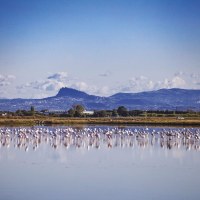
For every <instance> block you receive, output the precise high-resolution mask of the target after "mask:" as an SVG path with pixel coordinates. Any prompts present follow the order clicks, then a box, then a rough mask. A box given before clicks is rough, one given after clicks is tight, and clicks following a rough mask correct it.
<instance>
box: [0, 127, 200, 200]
mask: <svg viewBox="0 0 200 200" xmlns="http://www.w3.org/2000/svg"><path fill="white" fill-rule="evenodd" d="M199 150H200V129H199V128H170V127H168V128H167V127H165V128H163V127H123V128H122V127H111V126H87V127H21V128H10V127H5V128H0V200H1V199H2V200H27V199H29V200H35V199H37V200H44V199H47V200H55V199H56V200H63V199H70V200H73V199H74V200H78V199H95V200H101V199H104V200H111V199H114V200H121V199H126V200H132V199H143V200H151V199H152V200H154V199H159V200H169V199H171V200H173V199H175V200H177V199H178V200H179V199H180V200H184V199H185V200H187V199H192V200H199V196H200V190H199V185H200V179H199V176H198V174H199V168H200V156H199V155H200V154H199Z"/></svg>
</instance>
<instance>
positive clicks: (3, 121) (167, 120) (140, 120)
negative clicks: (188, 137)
mask: <svg viewBox="0 0 200 200" xmlns="http://www.w3.org/2000/svg"><path fill="white" fill-rule="evenodd" d="M56 124H58V125H68V124H69V125H70V124H130V125H132V124H133V125H134V124H138V125H189V126H190V125H191V126H200V118H199V117H197V118H192V117H188V118H183V119H179V118H176V117H115V118H110V117H109V118H108V117H105V118H64V117H49V116H46V117H44V116H43V117H36V116H29V117H1V118H0V125H2V126H4V125H11V126H20V125H29V126H34V125H56Z"/></svg>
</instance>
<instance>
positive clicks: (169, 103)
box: [0, 88, 200, 111]
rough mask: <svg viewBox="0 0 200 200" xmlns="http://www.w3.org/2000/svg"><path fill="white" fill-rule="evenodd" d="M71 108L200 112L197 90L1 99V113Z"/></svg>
mask: <svg viewBox="0 0 200 200" xmlns="http://www.w3.org/2000/svg"><path fill="white" fill-rule="evenodd" d="M74 104H81V105H83V106H84V107H85V108H86V110H101V109H114V108H118V107H119V106H125V107H126V108H128V109H131V110H182V111H184V110H194V111H200V90H190V89H178V88H173V89H160V90H156V91H148V92H139V93H117V94H114V95H112V96H109V97H101V96H95V95H89V94H87V93H85V92H82V91H79V90H75V89H72V88H61V89H60V90H59V92H58V94H57V95H56V96H53V97H47V98H43V99H20V98H18V99H0V110H1V111H16V110H19V109H20V110H29V109H30V107H31V106H34V107H35V109H36V110H38V111H40V110H43V109H48V110H68V109H70V108H71V107H72V106H73V105H74Z"/></svg>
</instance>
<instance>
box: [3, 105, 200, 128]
mask: <svg viewBox="0 0 200 200" xmlns="http://www.w3.org/2000/svg"><path fill="white" fill-rule="evenodd" d="M0 115H1V117H0V125H13V126H15V125H19V126H20V125H28V126H33V125H53V124H60V125H68V124H141V125H142V124H146V125H147V124H152V125H153V124H155V125H195V126H200V112H194V111H168V110H163V111H161V110H148V111H143V110H128V109H127V108H125V107H124V106H120V107H118V108H117V109H113V110H98V111H92V112H91V111H89V112H87V111H86V112H85V108H84V107H83V106H82V105H74V106H73V107H72V108H71V109H69V110H68V111H63V112H56V111H55V112H51V111H47V110H42V111H35V109H34V107H33V106H32V107H31V108H30V110H28V111H27V110H17V111H16V112H7V111H0Z"/></svg>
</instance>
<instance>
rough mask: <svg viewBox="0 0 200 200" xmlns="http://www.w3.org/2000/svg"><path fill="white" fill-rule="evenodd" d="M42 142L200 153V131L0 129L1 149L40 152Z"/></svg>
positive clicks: (112, 128) (58, 144) (67, 145)
mask: <svg viewBox="0 0 200 200" xmlns="http://www.w3.org/2000/svg"><path fill="white" fill-rule="evenodd" d="M42 143H46V144H50V146H51V147H53V148H54V149H56V148H58V147H60V146H63V147H65V148H74V147H75V148H81V147H84V148H87V149H90V148H97V149H98V148H100V146H101V145H105V146H107V147H108V148H113V147H122V148H124V147H132V148H134V147H135V146H139V147H142V148H145V147H148V146H149V145H151V146H156V145H157V146H160V147H162V148H167V149H172V148H180V147H184V148H185V149H186V150H190V149H195V150H200V128H150V127H149V128H148V127H145V128H144V127H141V128H140V127H131V128H117V127H109V128H108V127H87V128H75V127H59V128H58V127H18V128H0V148H1V147H7V148H9V147H10V146H11V145H13V147H15V148H19V149H24V150H25V151H28V150H29V149H30V148H31V149H33V150H36V149H37V148H38V147H39V146H40V145H41V144H42Z"/></svg>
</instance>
